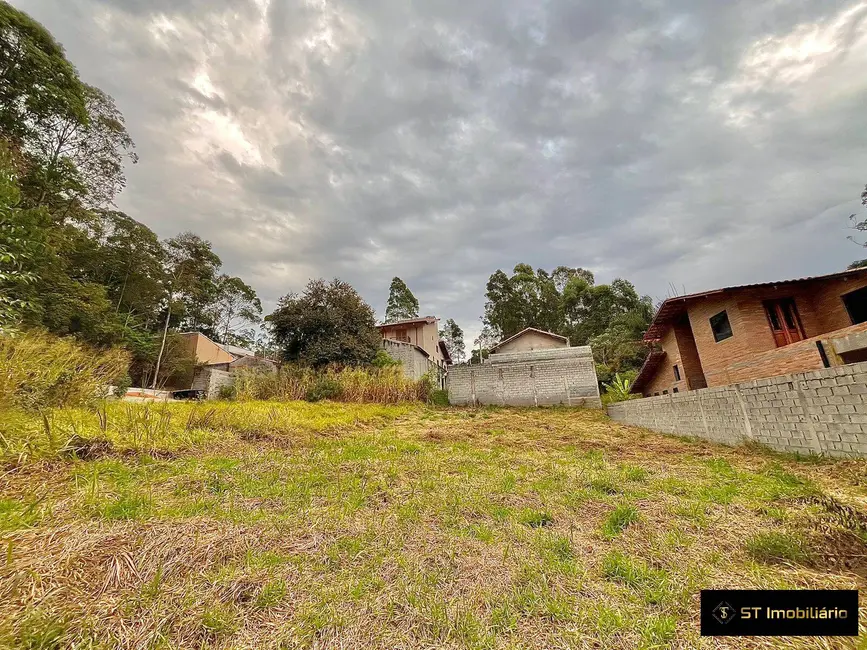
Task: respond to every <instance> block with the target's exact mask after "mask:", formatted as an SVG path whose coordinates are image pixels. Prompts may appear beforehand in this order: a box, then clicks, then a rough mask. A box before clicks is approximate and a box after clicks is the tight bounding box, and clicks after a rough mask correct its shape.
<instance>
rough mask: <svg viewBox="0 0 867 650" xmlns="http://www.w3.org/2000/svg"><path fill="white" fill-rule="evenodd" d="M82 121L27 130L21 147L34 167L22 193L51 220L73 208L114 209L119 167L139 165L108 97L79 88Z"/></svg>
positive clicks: (65, 118)
mask: <svg viewBox="0 0 867 650" xmlns="http://www.w3.org/2000/svg"><path fill="white" fill-rule="evenodd" d="M81 94H82V97H83V100H84V104H85V111H86V115H85V118H86V119H85V120H84V121H81V120H79V119H78V116H76V115H61V116H56V117H55V118H53V119H51V120H45V121H43V122H42V123H40V124H39V125H38V126H37V127H35V128H34V129H32V134H31V137H29V138H28V139H27V141H26V144H25V150H26V151H28V152H29V153H30V154H31V155H32V158H33V160H34V161H36V162H37V163H38V164H35V165H31V167H30V168H29V171H28V174H27V176H26V177H25V179H24V188H25V191H26V192H27V194H28V196H29V197H30V199H31V201H33V202H34V203H35V204H36V205H48V206H49V208H50V209H51V211H52V213H54V214H55V215H56V218H58V219H63V218H67V217H69V216H71V215H70V211H71V210H72V208H73V207H74V206H76V205H82V206H84V207H86V208H101V207H107V206H109V205H111V204H113V202H114V199H115V197H116V196H117V194H118V193H119V192H120V191H121V190H122V189H123V188H124V186H125V185H126V177H125V176H124V161H125V160H128V161H129V162H131V163H135V162H137V161H138V156H137V155H136V153H135V144H134V143H133V141H132V138H131V137H130V135H129V133H128V132H127V130H126V125H125V124H124V120H123V115H122V114H121V112H120V111H119V110H118V109H117V106H116V105H115V103H114V99H112V98H111V97H110V96H109V95H107V94H106V93H104V92H103V91H101V90H100V89H99V88H94V87H93V86H88V85H82V90H81Z"/></svg>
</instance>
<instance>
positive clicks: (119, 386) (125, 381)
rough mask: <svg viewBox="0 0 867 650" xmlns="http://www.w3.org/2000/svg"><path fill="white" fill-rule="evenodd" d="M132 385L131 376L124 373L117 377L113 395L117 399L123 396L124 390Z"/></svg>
mask: <svg viewBox="0 0 867 650" xmlns="http://www.w3.org/2000/svg"><path fill="white" fill-rule="evenodd" d="M131 386H132V378H131V377H130V376H129V375H128V374H126V375H124V376H123V377H121V378H120V379H118V380H117V381H116V382H115V384H114V396H115V397H117V398H118V399H121V398H123V396H124V395H126V392H127V391H128V390H129V389H130V387H131Z"/></svg>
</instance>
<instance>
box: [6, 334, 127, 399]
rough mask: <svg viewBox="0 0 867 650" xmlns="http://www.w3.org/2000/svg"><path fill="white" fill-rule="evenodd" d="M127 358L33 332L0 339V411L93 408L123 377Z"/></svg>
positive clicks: (122, 353)
mask: <svg viewBox="0 0 867 650" xmlns="http://www.w3.org/2000/svg"><path fill="white" fill-rule="evenodd" d="M129 364H130V356H129V353H128V352H126V351H124V350H120V349H111V350H96V349H94V348H91V347H88V346H86V345H83V344H81V343H79V342H77V341H76V340H75V339H74V338H72V337H66V338H59V337H56V336H52V335H50V334H44V333H40V332H38V331H29V332H19V333H16V334H14V335H0V406H6V407H9V406H14V407H18V408H26V409H37V408H46V407H50V406H74V405H80V404H87V403H90V402H93V401H94V400H96V399H97V397H98V396H99V391H100V390H102V389H104V387H105V386H106V385H108V384H112V383H114V382H115V381H117V380H118V379H119V378H120V377H122V376H124V375H125V374H126V372H127V370H128V368H129Z"/></svg>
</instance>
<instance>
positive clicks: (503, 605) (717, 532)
mask: <svg viewBox="0 0 867 650" xmlns="http://www.w3.org/2000/svg"><path fill="white" fill-rule="evenodd" d="M122 408H126V407H121V406H120V405H117V406H115V407H112V408H110V409H109V411H108V413H107V414H104V415H101V416H98V415H97V414H95V413H88V412H86V411H74V412H63V413H55V414H54V415H53V416H52V417H54V418H55V419H57V421H60V420H61V419H63V418H64V417H65V418H67V420H68V421H69V422H73V421H74V422H77V424H76V426H77V427H78V429H79V430H80V431H85V432H86V431H91V430H92V429H93V428H94V427H95V428H96V431H98V432H99V433H100V435H103V436H104V437H105V439H106V440H108V441H110V442H111V446H110V447H106V448H104V449H103V451H102V452H101V453H100V454H96V455H95V456H94V457H93V458H92V459H91V460H82V459H81V458H78V457H76V456H75V455H71V456H70V455H68V454H67V455H66V456H63V455H60V454H55V455H51V454H43V455H34V456H30V457H26V458H24V459H23V460H22V459H21V458H20V457H16V459H17V460H15V462H10V463H7V468H6V469H5V470H3V472H2V473H0V535H2V551H3V557H2V558H0V647H11V648H34V647H44V648H52V647H56V648H66V647H71V646H73V645H74V644H77V646H76V647H122V648H158V647H166V648H202V647H214V648H265V647H268V648H270V647H285V648H295V647H299V648H300V647H310V648H325V647H338V648H434V647H436V648H441V647H447V648H567V647H569V648H669V647H670V648H696V647H699V648H711V647H713V648H718V647H722V648H765V647H767V648H770V647H797V648H813V647H820V648H822V647H824V648H836V647H857V646H855V645H854V643H853V641H854V640H845V639H800V640H799V639H794V638H792V639H780V638H777V639H729V640H725V639H721V640H716V641H713V642H712V641H711V640H708V639H702V638H700V637H699V636H698V615H697V614H698V612H697V607H698V591H699V589H701V588H702V587H719V588H724V587H745V588H759V587H765V588H802V587H813V588H858V587H860V586H863V583H864V580H865V575H867V562H865V555H867V552H865V544H864V539H865V538H867V533H865V530H864V527H863V526H864V522H865V520H867V517H865V516H864V514H863V502H864V498H865V485H867V480H865V477H867V463H865V462H862V461H824V460H822V461H813V462H805V461H802V460H798V459H795V458H792V457H787V456H780V455H775V454H771V453H768V452H764V451H762V450H756V449H748V448H739V449H730V448H726V447H720V446H715V445H711V444H708V443H703V442H695V441H689V440H680V439H676V438H672V437H665V436H660V435H656V434H652V433H649V432H646V431H642V430H640V429H632V428H628V427H624V426H620V425H617V424H614V423H611V422H609V421H607V420H606V419H605V418H604V416H602V415H601V414H599V413H597V412H593V411H584V410H579V409H551V410H531V409H480V410H471V409H432V408H427V407H422V406H404V407H384V406H372V405H336V404H304V403H290V404H283V405H276V406H275V405H273V404H257V403H253V404H221V405H216V406H213V405H202V406H198V407H196V406H191V405H172V406H169V407H166V408H168V411H167V412H163V413H162V415H161V416H160V417H161V418H163V419H165V418H168V421H169V423H168V424H166V425H165V426H162V425H160V427H161V428H160V427H155V428H152V432H151V436H150V439H149V440H148V441H147V442H146V443H145V442H143V440H139V441H138V443H135V442H134V441H132V440H131V438H130V437H129V434H128V433H127V434H123V433H121V430H122V429H124V428H125V427H126V426H127V424H126V423H127V422H133V421H138V420H136V418H139V420H141V419H142V417H143V416H142V413H143V411H136V412H135V413H131V414H126V412H125V411H124V410H121V409H122ZM137 408H138V409H143V408H144V407H137ZM152 408H153V407H152ZM113 409H114V410H113ZM208 409H213V411H211V410H208ZM150 414H151V415H153V411H150ZM127 417H129V418H132V419H131V420H127V419H124V418H127ZM103 419H107V424H106V425H105V426H104V427H103V428H104V431H103V430H102V429H100V426H101V425H100V423H101V422H103ZM191 420H192V421H193V422H194V423H195V426H193V425H190V426H187V423H188V422H190V421H191ZM113 422H115V424H112V423H113ZM94 423H96V424H94ZM124 435H126V437H123V436H124Z"/></svg>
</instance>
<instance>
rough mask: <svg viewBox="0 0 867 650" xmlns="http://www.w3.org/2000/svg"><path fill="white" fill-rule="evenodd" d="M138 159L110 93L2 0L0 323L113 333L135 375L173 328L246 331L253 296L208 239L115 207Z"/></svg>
mask: <svg viewBox="0 0 867 650" xmlns="http://www.w3.org/2000/svg"><path fill="white" fill-rule="evenodd" d="M136 160H137V157H136V154H135V145H134V143H133V141H132V138H131V137H130V135H129V133H128V132H127V129H126V126H125V124H124V119H123V115H122V114H121V112H120V110H119V109H118V108H117V106H116V104H115V102H114V100H113V99H112V98H111V97H110V96H109V95H107V94H106V93H105V92H103V91H102V90H100V89H99V88H96V87H93V86H90V85H88V84H86V83H84V82H83V81H82V80H81V79H80V78H79V75H78V72H77V70H76V69H75V66H73V65H72V63H70V62H69V60H68V59H67V58H66V53H65V52H64V50H63V48H62V47H61V46H60V44H59V43H57V41H56V40H55V39H54V38H53V37H52V36H51V34H50V33H49V32H48V31H47V30H46V29H45V28H44V27H43V26H42V25H40V24H39V23H38V22H36V21H34V20H33V19H32V18H30V17H29V16H27V15H26V14H25V13H23V12H21V11H19V10H17V9H15V8H14V7H12V6H10V5H9V4H8V3H6V2H3V1H2V0H0V331H6V330H10V329H15V328H30V327H36V328H44V329H47V330H48V331H50V332H52V333H54V334H59V335H71V336H75V337H77V338H80V339H83V340H85V341H86V342H88V343H91V344H94V345H98V346H107V345H120V346H123V347H125V348H127V349H128V350H130V351H131V352H132V356H133V374H134V375H136V377H137V379H141V378H142V377H143V376H145V375H147V374H148V373H150V374H151V376H153V370H154V366H155V364H156V362H157V359H158V358H160V357H161V356H162V352H161V351H162V350H164V349H165V348H166V347H167V346H166V339H167V337H169V335H170V333H171V332H173V331H175V330H178V329H189V330H196V331H201V332H204V333H206V334H208V335H209V336H212V337H214V338H216V339H217V340H218V341H226V342H239V341H243V340H245V337H246V336H247V335H248V334H249V333H250V332H251V329H250V328H252V327H254V326H255V325H256V324H258V322H259V320H260V316H261V305H260V304H259V301H258V298H257V297H256V295H255V292H254V291H253V290H252V289H251V288H250V287H249V286H248V285H247V284H246V283H244V282H243V281H242V280H240V279H239V278H232V277H230V276H228V275H225V274H222V275H221V274H220V269H221V262H220V258H219V256H218V255H217V254H216V253H215V252H214V251H213V250H212V247H211V244H210V243H209V242H207V241H206V240H204V239H202V238H201V237H199V236H197V235H195V234H194V233H182V234H180V235H178V236H177V237H173V238H171V239H168V240H166V241H160V239H159V238H158V237H157V235H156V234H155V233H154V232H153V231H152V230H151V229H150V228H148V227H147V226H146V225H144V224H143V223H141V222H140V221H138V220H136V219H135V218H133V217H131V216H129V215H127V214H124V213H123V212H120V211H119V210H117V208H116V207H115V205H114V201H115V199H116V197H117V195H118V193H120V192H121V191H122V190H123V188H124V185H125V183H126V179H125V175H124V170H125V166H126V165H127V164H132V163H135V162H136ZM254 335H255V332H254V333H253V334H251V335H250V337H249V340H250V342H252V341H253V338H254ZM169 338H170V337H169ZM168 347H169V348H170V349H171V347H172V346H171V345H169V346H168ZM164 367H166V368H170V367H172V364H166V365H165V366H164ZM154 380H156V378H155V377H154Z"/></svg>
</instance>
